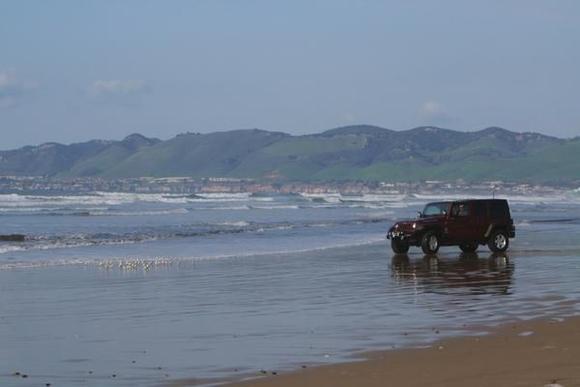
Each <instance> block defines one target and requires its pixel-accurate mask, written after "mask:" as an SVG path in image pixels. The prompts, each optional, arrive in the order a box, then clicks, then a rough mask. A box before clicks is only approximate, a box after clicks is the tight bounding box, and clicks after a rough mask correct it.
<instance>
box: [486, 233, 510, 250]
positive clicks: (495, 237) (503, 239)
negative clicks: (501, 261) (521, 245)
mask: <svg viewBox="0 0 580 387" xmlns="http://www.w3.org/2000/svg"><path fill="white" fill-rule="evenodd" d="M509 245H510V239H509V236H508V234H507V232H505V231H504V230H495V231H494V232H492V233H491V235H490V237H489V239H488V241H487V247H489V249H490V250H491V251H493V252H494V253H503V252H504V251H506V250H507V249H508V247H509Z"/></svg>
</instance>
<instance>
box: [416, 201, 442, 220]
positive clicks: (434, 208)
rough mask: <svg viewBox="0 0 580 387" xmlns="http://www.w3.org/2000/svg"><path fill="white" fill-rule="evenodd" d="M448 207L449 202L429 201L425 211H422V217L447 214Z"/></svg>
mask: <svg viewBox="0 0 580 387" xmlns="http://www.w3.org/2000/svg"><path fill="white" fill-rule="evenodd" d="M448 209H449V202H440V203H429V204H427V205H426V206H425V208H424V209H423V212H422V213H421V218H427V217H431V216H441V215H445V214H447V210H448Z"/></svg>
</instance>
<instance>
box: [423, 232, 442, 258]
mask: <svg viewBox="0 0 580 387" xmlns="http://www.w3.org/2000/svg"><path fill="white" fill-rule="evenodd" d="M421 249H422V250H423V252H424V253H425V254H436V253H437V251H439V236H438V235H437V233H435V232H434V231H427V232H426V233H425V235H423V239H421Z"/></svg>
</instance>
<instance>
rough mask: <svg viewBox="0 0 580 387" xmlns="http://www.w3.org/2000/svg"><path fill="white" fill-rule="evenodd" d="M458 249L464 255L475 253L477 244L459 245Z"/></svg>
mask: <svg viewBox="0 0 580 387" xmlns="http://www.w3.org/2000/svg"><path fill="white" fill-rule="evenodd" d="M459 248H460V249H461V251H463V252H464V253H475V250H477V243H463V244H460V245H459Z"/></svg>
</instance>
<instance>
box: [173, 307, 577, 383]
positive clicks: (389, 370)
mask: <svg viewBox="0 0 580 387" xmlns="http://www.w3.org/2000/svg"><path fill="white" fill-rule="evenodd" d="M579 359H580V318H578V317H574V318H570V319H567V320H565V321H556V320H541V321H532V322H523V323H522V322H518V323H510V324H506V325H503V326H501V327H500V328H498V329H495V330H493V331H492V333H491V334H490V335H486V336H481V337H461V338H453V339H446V340H442V341H440V342H437V343H435V344H434V345H432V346H430V347H429V348H422V349H407V350H393V351H386V352H375V353H371V354H369V355H368V357H367V359H366V360H363V361H358V362H351V363H342V364H335V365H325V366H319V367H313V368H305V369H301V370H299V371H295V372H290V373H286V374H280V373H277V374H276V375H269V376H267V377H263V378H260V379H254V380H248V381H244V382H238V383H234V384H229V386H240V387H241V386H264V387H285V386H313V387H314V386H316V387H321V386H335V387H337V386H338V387H339V386H369V387H372V386H405V387H413V386H441V387H443V386H445V387H455V386H457V387H459V386H462V387H463V386H482V387H483V386H486V387H487V386H506V387H507V386H511V387H513V386H550V387H558V386H563V387H570V386H580V360H579ZM181 385H183V386H185V385H187V382H184V383H182V384H181ZM174 386H175V385H174Z"/></svg>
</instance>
